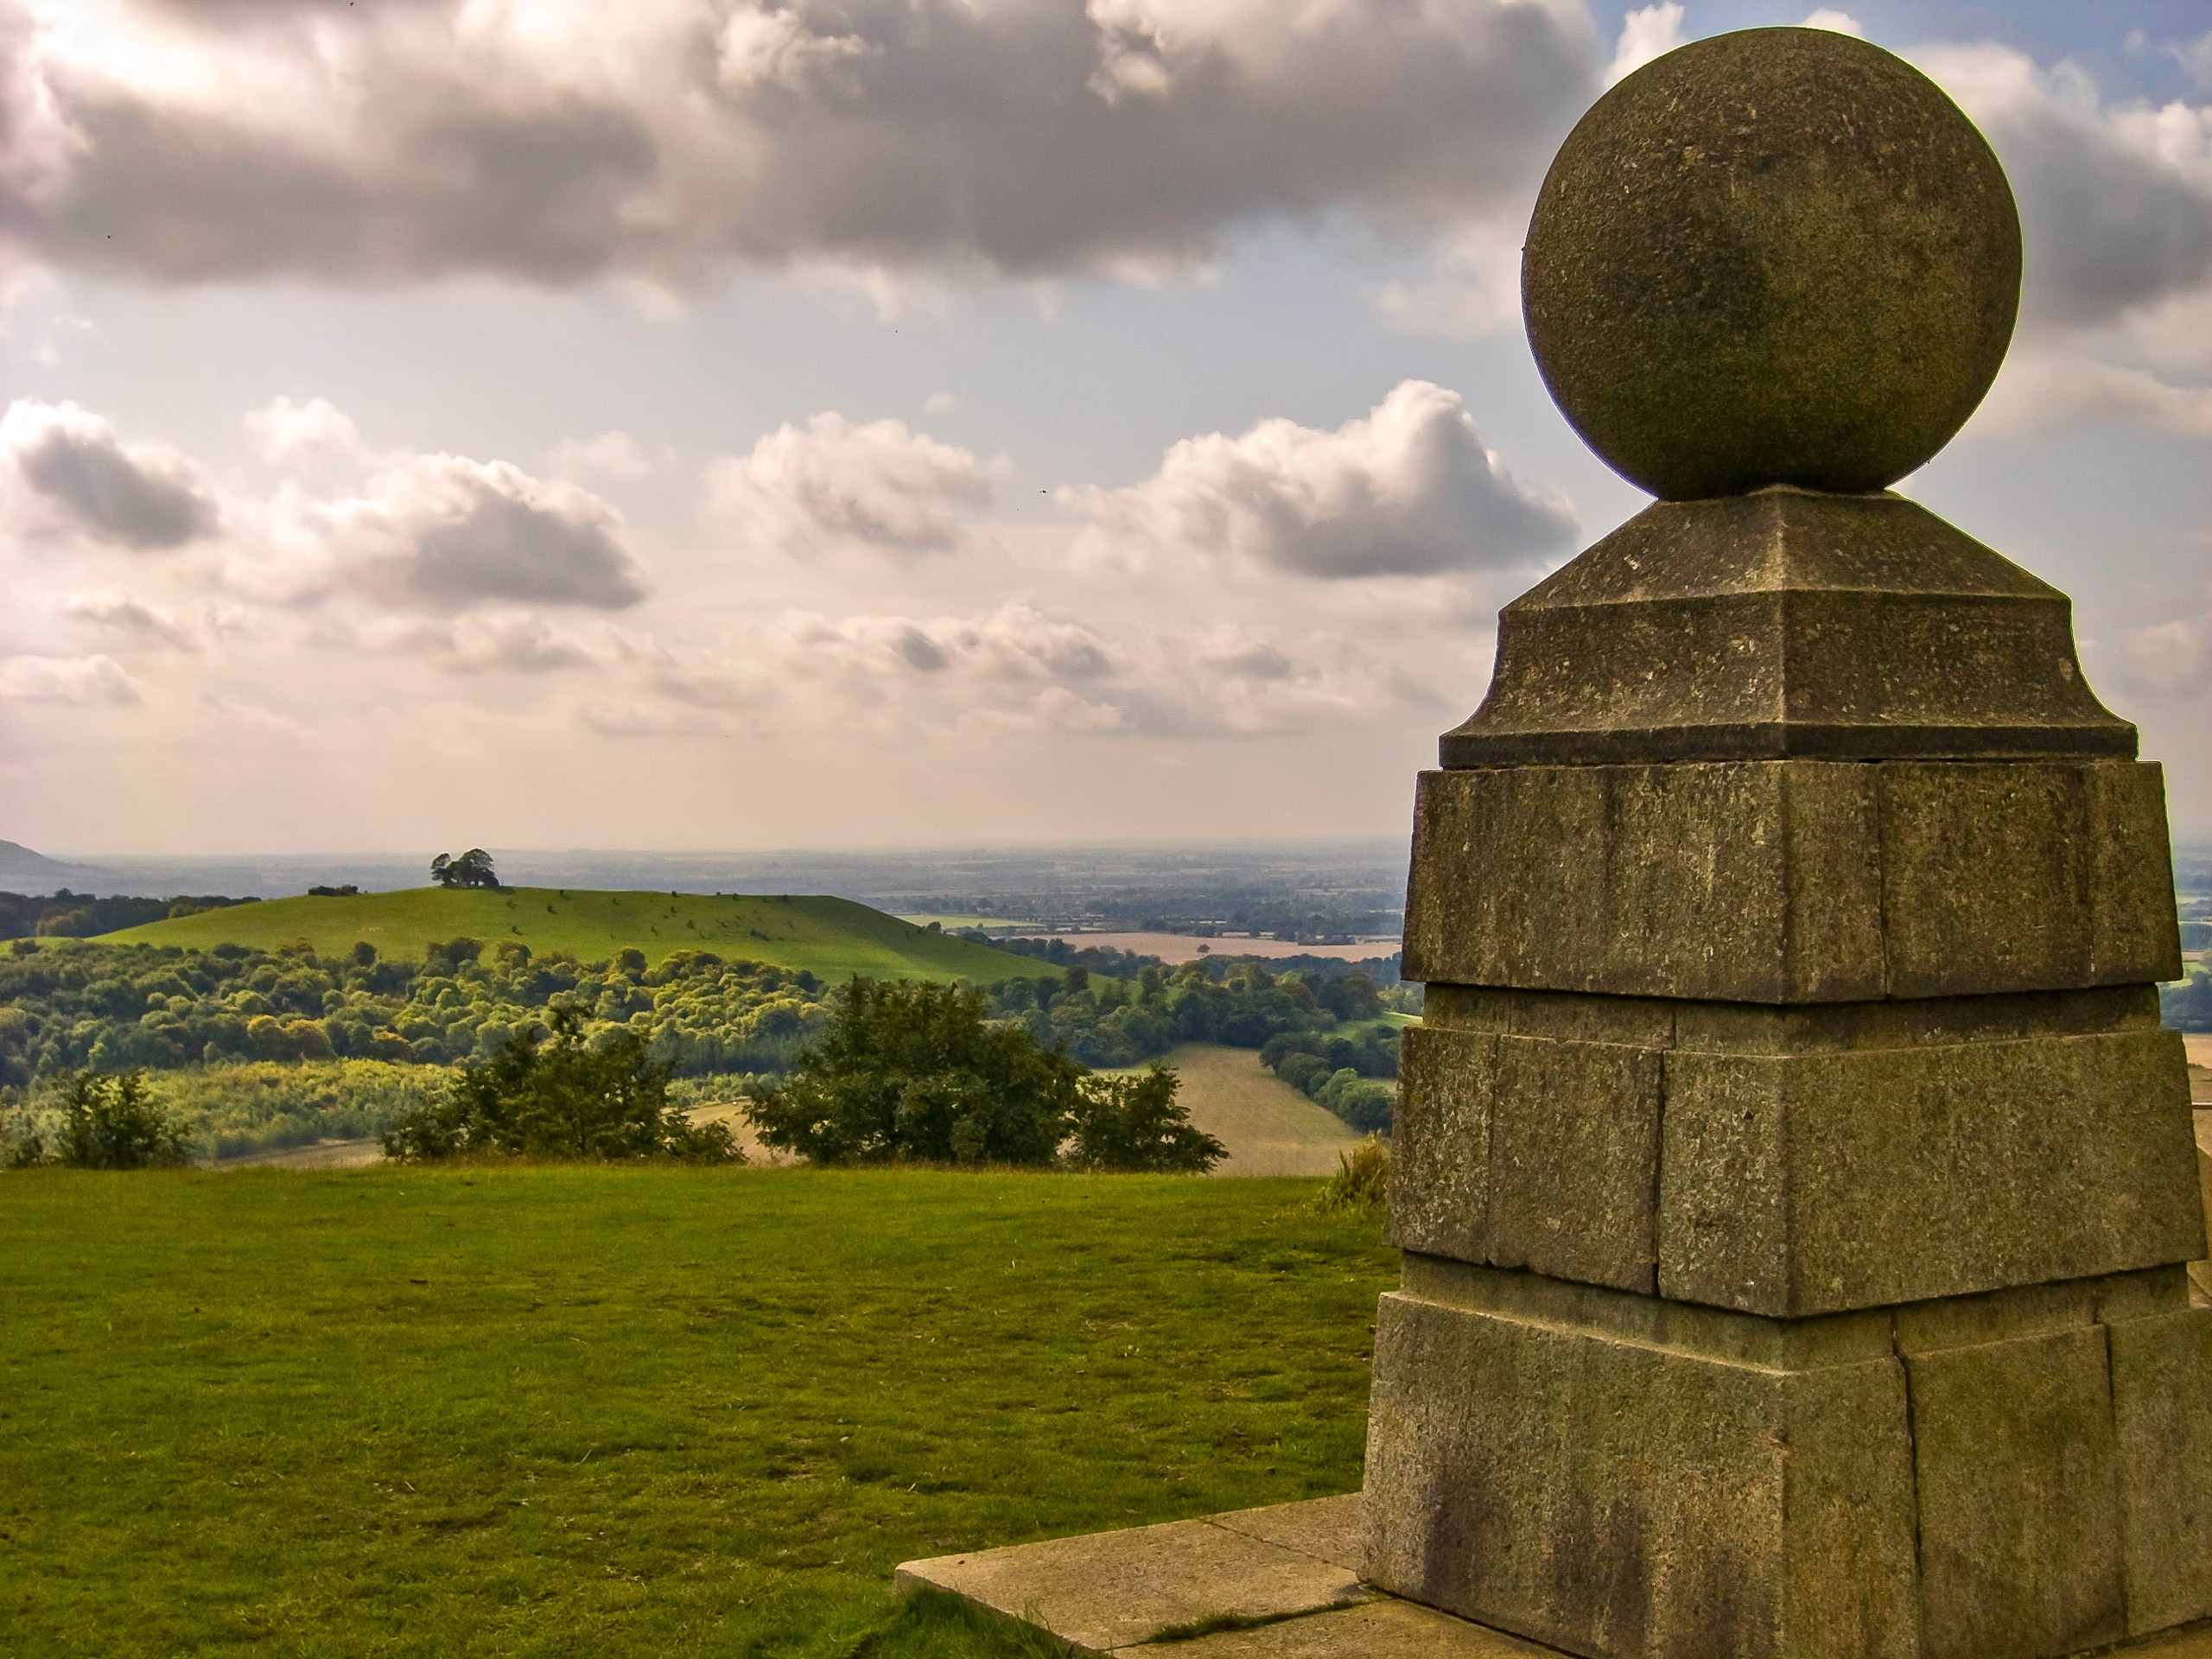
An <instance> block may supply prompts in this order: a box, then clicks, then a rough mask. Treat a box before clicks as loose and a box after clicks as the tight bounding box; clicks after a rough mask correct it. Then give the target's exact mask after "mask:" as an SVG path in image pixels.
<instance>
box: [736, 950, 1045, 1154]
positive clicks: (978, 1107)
mask: <svg viewBox="0 0 2212 1659" xmlns="http://www.w3.org/2000/svg"><path fill="white" fill-rule="evenodd" d="M1083 1075H1084V1070H1083V1068H1082V1067H1081V1066H1079V1065H1077V1064H1076V1063H1075V1062H1074V1061H1072V1060H1071V1059H1068V1058H1066V1057H1065V1056H1064V1055H1060V1054H1057V1053H1050V1052H1046V1051H1045V1050H1043V1049H1040V1048H1039V1046H1037V1042H1036V1039H1034V1038H1033V1037H1032V1036H1031V1035H1030V1033H1028V1031H1027V1030H1026V1029H1025V1028H1023V1027H1018V1026H994V1025H992V1024H990V1023H988V1021H987V1020H985V1019H984V1018H983V999H982V995H981V994H980V993H978V992H976V991H974V990H971V989H969V988H964V987H961V986H956V985H925V984H916V983H913V982H910V981H906V980H900V981H898V982H894V983H891V984H876V983H874V982H870V981H868V980H864V979H855V980H853V981H852V982H850V983H849V984H848V985H847V986H846V987H845V988H843V989H842V991H840V992H839V993H838V994H837V996H836V1007H835V1010H834V1012H833V1013H832V1014H831V1016H830V1020H829V1026H828V1027H827V1028H826V1029H825V1030H824V1031H823V1034H822V1037H821V1039H820V1040H819V1041H817V1043H816V1044H815V1045H814V1046H813V1047H811V1048H810V1049H808V1050H807V1051H806V1052H805V1053H804V1054H802V1055H801V1056H800V1057H799V1058H798V1063H797V1064H796V1065H794V1066H793V1067H792V1069H791V1075H790V1077H789V1078H788V1080H787V1081H785V1083H783V1084H780V1085H779V1086H777V1087H774V1088H771V1089H766V1090H761V1091H760V1093H759V1094H758V1095H757V1096H755V1097H754V1098H753V1101H752V1103H750V1104H749V1105H748V1106H747V1108H746V1116H747V1117H748V1118H749V1119H750V1120H751V1121H752V1122H753V1126H754V1127H755V1128H756V1129H757V1130H758V1131H759V1133H760V1139H761V1140H762V1141H765V1142H766V1143H767V1144H768V1145H769V1146H772V1147H781V1148H783V1149H785V1150H786V1151H790V1152H796V1153H798V1154H801V1155H803V1156H804V1157H806V1158H808V1159H810V1160H813V1161H814V1162H816V1163H822V1164H842V1163H887V1162H894V1161H898V1160H925V1161H929V1162H935V1163H955V1164H979V1163H994V1164H1047V1163H1050V1162H1051V1161H1052V1159H1053V1156H1054V1155H1055V1154H1057V1153H1058V1150H1059V1146H1060V1141H1061V1140H1062V1139H1063V1138H1064V1136H1065V1134H1066V1131H1067V1123H1068V1114H1069V1109H1070V1108H1071V1106H1072V1105H1073V1104H1074V1102H1075V1097H1076V1092H1077V1090H1076V1085H1077V1080H1078V1079H1079V1078H1080V1077H1083Z"/></svg>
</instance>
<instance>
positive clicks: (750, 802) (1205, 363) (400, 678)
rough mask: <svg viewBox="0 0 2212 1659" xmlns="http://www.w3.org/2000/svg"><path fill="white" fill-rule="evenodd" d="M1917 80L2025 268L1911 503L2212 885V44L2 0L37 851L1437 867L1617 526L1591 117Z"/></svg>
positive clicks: (1393, 24) (1, 434)
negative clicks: (806, 855) (1568, 202)
mask: <svg viewBox="0 0 2212 1659" xmlns="http://www.w3.org/2000/svg"><path fill="white" fill-rule="evenodd" d="M1804 22H1811V23H1813V24H1814V25H1815V26H1816V27H1827V28H1834V29H1845V30H1848V31H1852V32H1856V33H1859V34H1862V35H1865V36H1866V38H1868V39H1870V40H1872V41H1877V42H1878V43H1879V44H1881V45H1883V46H1885V47H1887V48H1891V50H1894V51H1897V52H1898V53H1901V54H1904V56H1905V57H1907V58H1908V59H1909V60H1911V61H1912V62H1914V63H1915V64H1916V65H1917V66H1919V67H1921V68H1922V69H1923V70H1924V71H1925V72H1926V73H1929V75H1930V76H1931V77H1933V78H1934V79H1936V81H1937V82H1938V83H1939V84H1940V85H1941V86H1943V87H1944V88H1945V89H1946V90H1947V91H1948V92H1949V93H1950V94H1951V96H1952V97H1953V98H1954V99H1956V100H1957V101H1958V102H1959V103H1960V105H1961V107H1963V108H1964V109H1965V110H1966V111H1967V113H1968V114H1969V115H1970V116H1972V117H1973V118H1974V119H1975V121H1976V122H1977V123H1979V124H1980V126H1981V128H1982V130H1983V131H1984V132H1985V133H1986V134H1987V136H1988V137H1989V138H1990V140H1991V142H1992V143H1993V145H1994V147H1995V149H1996V150H1997V153H1998V155H1999V158H2000V159H2001V160H2002V161H2003V162H2004V163H2005V168H2006V169H2007V172H2008V174H2009V175H2010V177H2011V179H2012V185H2013V189H2014V192H2015V194H2016V196H2017V197H2018V200H2019V204H2020V208H2021V214H2022V220H2023V226H2024V233H2025V241H2026V271H2027V275H2026V282H2025V288H2024V297H2023V307H2022V315H2021V323H2020V327H2019V329H2018V334H2016V336H2015V340H2014V343H2013V346H2012V355H2011V358H2010V359H2009V360H2008V362H2007V365H2006V366H2005V370H2004V372H2002V374H2001V375H2000V376H1999V379H1998V382H1997V384H1996V385H1995V387H1994V389H1993V391H1992V393H1991V395H1990V397H1988V399H1987V400H1986V402H1985V404H1984V405H1983V406H1982V408H1981V410H1980V412H1978V413H1977V414H1976V415H1975V416H1974V419H1973V420H1972V421H1971V422H1970V423H1968V425H1967V428H1966V429H1965V430H1964V431H1963V432H1961V435H1959V437H1958V438H1957V439H1955V441H1954V442H1953V443H1952V444H1951V446H1950V447H1949V448H1948V449H1947V450H1945V451H1944V452H1943V453H1942V454H1941V455H1939V456H1938V457H1936V460H1934V461H1931V462H1930V463H1929V465H1928V466H1927V467H1924V468H1923V470H1922V471H1921V472H1920V473H1918V474H1916V475H1915V476H1914V477H1912V478H1911V479H1910V480H1905V481H1904V483H1903V484H1902V485H1900V486H1899V487H1900V488H1901V489H1903V490H1904V492H1905V493H1909V494H1910V495H1912V496H1914V497H1915V498H1916V499H1919V500H1920V501H1922V502H1923V503H1924V504H1926V505H1928V506H1929V507H1931V508H1932V509H1934V510H1935V511H1936V512H1939V513H1941V514H1942V515H1943V516H1944V517H1946V518H1949V519H1950V520H1952V522H1954V523H1955V524H1958V525H1960V526H1961V528H1963V529H1965V530H1967V531H1968V532H1969V533H1971V534H1973V535H1974V536H1975V537H1979V538H1980V540H1982V541H1984V542H1986V543H1989V544H1991V545H1993V546H1994V547H1995V548H1997V549H1998V550H1999V551H2000V552H2003V553H2004V554H2005V555H2006V556H2008V557H2011V558H2012V559H2013V560H2015V561H2016V562H2018V563H2021V564H2024V565H2025V566H2027V567H2028V568H2029V569H2031V570H2034V571H2035V572H2036V573H2037V574H2038V575H2042V576H2044V578H2046V579H2047V580H2049V581H2051V582H2055V583H2056V584H2057V585H2058V586H2059V587H2061V588H2063V589H2065V590H2066V591H2067V592H2068V593H2069V594H2071V595H2072V596H2073V598H2074V601H2075V626H2076V629H2077V632H2078V635H2079V639H2080V643H2081V651H2082V661H2083V664H2084V666H2085V668H2086V670H2087V671H2088V677H2089V680H2090V683H2091V684H2092V685H2093V686H2094V688H2095V689H2096V690H2097V691H2098V692H2099V694H2100V695H2101V696H2102V697H2103V698H2104V700H2105V702H2107V704H2108V705H2109V706H2110V707H2112V708H2113V709H2114V710H2115V711H2117V712H2118V713H2120V714H2121V715H2124V716H2126V718H2128V719H2131V720H2133V721H2137V722H2138V723H2139V726H2140V727H2141V728H2142V734H2143V752H2144V753H2145V757H2146V758H2150V759H2154V760H2161V761H2163V762H2164V764H2165V766H2166V769H2167V779H2168V790H2169V801H2170V808H2171V814H2172V817H2173V820H2174V823H2175V825H2176V827H2177V831H2178V832H2180V833H2182V834H2184V835H2199V836H2201V835H2204V834H2208V833H2212V744H2208V742H2207V741H2206V739H2205V735H2204V734H2205V730H2206V716H2207V715H2208V714H2212V464H2209V463H2212V7H2208V6H2207V5H2205V4H2204V3H2202V0H2192V3H2189V4H2175V3H2128V0H2105V3H2100V4H2098V5H2094V6H2090V5H2082V4H2078V3H2021V0H2010V3H2005V4H2003V5H2001V6H2000V5H1978V6H1968V5H1946V4H1932V3H1931V4H1905V3H1884V4H1874V3H1859V4H1857V5H1854V6H1852V7H1850V8H1849V9H1848V10H1839V9H1823V10H1819V11H1816V12H1809V13H1808V10H1806V8H1805V7H1804V6H1803V5H1802V4H1797V5H1771V4H1765V3H1754V0H1730V3H1700V0H1688V3H1684V4H1675V3H1664V4H1658V5H1653V6H1647V7H1637V8H1632V9H1630V8H1623V7H1621V6H1619V5H1618V4H1613V5H1595V6H1592V5H1588V4H1586V3H1584V0H1514V3H1501V0H1088V3H1085V0H625V3H622V4H620V5H613V4H596V3H584V0H462V3H453V0H381V3H378V4H375V5H360V6H351V5H340V4H339V3H337V0H191V3H186V0H137V3H119V0H73V3H54V0H28V3H26V0H0V410H4V413H0V582H4V583H5V584H6V592H7V594H8V595H9V601H8V603H7V604H6V605H5V607H0V837H4V838H6V839H10V840H15V841H18V842H24V843H26V844H28V845H30V846H33V847H35V848H38V849H40V850H41V851H44V852H48V853H50V854H54V855H65V856H66V855H128V854H140V855H144V854H169V855H218V854H226V853H244V852H317V851H361V852H365V851H376V850H388V851H394V852H398V851H410V850H412V849H423V848H436V847H440V846H464V845H489V846H495V847H510V848H512V847H540V848H562V847H624V848H636V849H713V848H728V849H760V848H778V847H806V846H813V847H847V848H896V847H917V846H945V845H956V844H969V845H973V844H988V843H1004V842H1050V841H1058V840H1068V841H1091V842H1096V841H1101V840H1109V839H1118V838H1157V839H1171V840H1179V841H1189V840H1192V839H1200V838H1222V839H1232V838H1241V837H1258V836H1270V837H1272V836H1366V835H1397V834H1402V833H1404V831H1405V829H1406V828H1407V826H1408V823H1409V821H1410V809H1411V801H1412V790H1413V779H1414V772H1415V771H1416V770H1417V769H1418V768H1419V767H1421V766H1425V765H1433V764H1434V754H1435V747H1434V746H1435V738H1436V735H1437V734H1438V733H1440V732H1441V731H1443V730H1445V729H1446V728H1449V727H1451V726H1453V725H1456V724H1457V723H1459V721H1460V720H1461V719H1463V718H1464V717H1465V715H1466V714H1467V713H1468V712H1469V711H1470V710H1471V709H1472V708H1473V707H1474V705H1475V704H1476V703H1477V702H1478V701H1479V700H1480V698H1481V696H1482V692H1483V690H1484V685H1485V683H1486V682H1487V679H1488V676H1489V670H1490V663H1491V652H1492V648H1493V643H1494V633H1495V625H1496V613H1497V607H1499V606H1500V605H1501V604H1503V602H1505V601H1507V600H1509V599H1510V598H1511V597H1513V596H1514V595H1515V594H1517V593H1519V592H1521V591H1522V590H1523V589H1525V588H1528V587H1529V585H1531V584H1532V583H1533V582H1535V581H1536V580H1537V579H1538V578H1539V577H1541V575H1543V574H1544V573H1545V572H1546V571H1548V570H1549V569H1555V568H1556V567H1557V566H1558V565H1559V564H1560V563H1562V562H1564V561H1565V560H1566V559H1567V558H1568V557H1570V556H1573V553H1574V552H1575V551H1577V550H1579V549H1580V548H1582V547H1585V546H1587V545H1588V544H1589V543H1591V542H1592V541H1594V540H1596V539H1597V538H1598V537H1600V536H1602V535H1604V534H1605V532H1606V531H1610V530H1611V529H1612V528H1613V527H1614V526H1615V525H1617V524H1619V523H1620V522H1622V521H1623V520H1624V519H1625V518H1629V517H1630V516H1631V515H1632V514H1633V513H1634V512H1637V511H1638V510H1639V509H1640V508H1641V507H1642V506H1643V505H1644V504H1645V502H1646V499H1647V498H1645V497H1644V496H1643V495H1642V494H1640V493H1638V492H1637V490H1636V489H1634V488H1633V487H1632V486H1630V485H1628V484H1627V483H1625V482H1624V481H1623V480H1620V479H1619V478H1618V477H1617V476H1615V475H1614V474H1611V472H1610V471H1608V470H1607V469H1606V467H1605V466H1604V464H1603V463H1602V462H1600V461H1599V460H1597V458H1596V457H1594V456H1593V455H1592V454H1590V453H1589V452H1588V451H1587V450H1586V449H1585V448H1583V446H1582V445H1581V443H1580V441H1579V440H1578V439H1577V438H1576V437H1575V435H1574V434H1573V432H1572V431H1571V430H1570V429H1568V428H1567V424H1566V423H1565V421H1564V420H1563V419H1562V418H1561V417H1560V416H1559V414H1558V413H1557V411H1556V410H1554V408H1553V406H1552V404H1551V403H1550V401H1549V399H1548V397H1547V396H1546V394H1545V392H1544V390H1543V386H1542V385H1541V381H1540V379H1539V378H1538V377H1537V374H1536V372H1535V365H1534V363H1533V361H1532V359H1531V358H1530V356H1529V348H1528V346H1527V343H1526V340H1525V339H1524V337H1523V334H1522V328H1521V324H1520V319H1519V310H1518V294H1517V271H1516V266H1517V258H1518V249H1519V245H1520V240H1521V235H1522V229H1523V227H1524V226H1525V225H1526V223H1527V219H1528V215H1529V210H1530V207H1531V206H1532V204H1533V202H1534V200H1535V191H1536V188H1537V186H1538V184H1539V182H1540V181H1541V178H1542V175H1543V171H1544V168H1545V166H1546V164H1547V163H1548V160H1549V158H1550V156H1551V154H1552V152H1553V151H1554V149H1555V148H1556V147H1557V145H1558V143H1559V142H1560V139H1561V138H1562V137H1564V136H1565V135H1566V133H1567V130H1568V129H1569V128H1570V127H1572V125H1573V123H1574V121H1575V120H1576V119H1577V118H1579V117H1580V114H1581V113H1582V111H1584V110H1585V109H1586V108H1587V107H1588V105H1589V104H1590V103H1591V101H1592V99H1595V98H1596V97H1597V96H1598V95H1599V93H1600V92H1602V91H1603V90H1604V89H1605V86H1608V85H1610V84H1611V82H1612V81H1613V80H1614V79H1618V77H1619V76H1620V75H1621V74H1623V73H1627V72H1629V71H1630V70H1632V69H1633V68H1634V67H1637V65H1639V64H1640V63H1642V62H1644V61H1648V60H1649V59H1650V58H1651V57H1653V56H1656V55H1657V54H1659V53H1661V52H1663V51H1665V50H1667V49H1669V48H1671V47H1673V46H1675V45H1677V44H1680V43H1681V42H1682V41H1687V40H1690V39H1694V38H1698V37H1700V36H1702V35H1709V34H1714V33H1719V32H1721V31H1724V30H1726V29H1737V28H1743V27H1747V26H1752V25H1758V24H1767V23H1793V24H1794V23H1804Z"/></svg>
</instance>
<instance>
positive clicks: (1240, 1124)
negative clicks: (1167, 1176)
mask: <svg viewBox="0 0 2212 1659" xmlns="http://www.w3.org/2000/svg"><path fill="white" fill-rule="evenodd" d="M1147 1064H1148V1063H1147ZM1160 1064H1161V1065H1166V1066H1167V1067H1168V1068H1169V1069H1170V1070H1172V1071H1174V1072H1175V1074H1176V1075H1177V1076H1178V1077H1181V1078H1182V1080H1183V1082H1182V1087H1181V1088H1180V1089H1179V1090H1176V1094H1175V1098H1176V1099H1177V1101H1179V1103H1181V1104H1182V1105H1183V1106H1184V1107H1185V1109H1188V1111H1189V1112H1190V1114H1191V1122H1193V1123H1195V1124H1197V1125H1198V1127H1199V1128H1202V1129H1204V1130H1205V1132H1206V1133H1207V1134H1208V1135H1213V1136H1214V1137H1216V1138H1217V1140H1219V1141H1221V1143H1222V1144H1223V1145H1224V1146H1225V1147H1228V1148H1229V1156H1228V1157H1226V1158H1224V1160H1222V1161H1221V1162H1220V1163H1218V1164H1217V1165H1216V1166H1214V1171H1213V1173H1215V1174H1217V1175H1331V1174H1334V1173H1336V1167H1337V1155H1338V1154H1339V1153H1341V1152H1344V1151H1346V1150H1348V1149H1349V1148H1351V1147H1355V1146H1357V1145H1358V1144H1359V1141H1360V1140H1361V1138H1362V1137H1361V1136H1360V1135H1357V1133H1355V1132H1354V1131H1353V1130H1352V1129H1351V1128H1349V1127H1348V1126H1347V1125H1346V1124H1345V1123H1344V1121H1343V1120H1342V1119H1340V1118H1338V1116H1335V1114H1333V1113H1332V1112H1328V1111H1325V1110H1324V1109H1322V1108H1320V1107H1319V1106H1316V1105H1315V1104H1314V1103H1313V1102H1312V1101H1310V1100H1308V1099H1307V1098H1306V1096H1304V1095H1302V1094H1300V1092H1299V1091H1298V1090H1295V1089H1294V1088H1292V1087H1291V1086H1290V1085H1289V1084H1287V1083H1285V1082H1284V1081H1283V1080H1282V1079H1281V1078H1280V1077H1276V1076H1275V1074H1274V1072H1272V1071H1268V1069H1267V1068H1266V1067H1265V1066H1262V1065H1261V1064H1260V1057H1259V1054H1258V1053H1257V1052H1256V1051H1255V1050H1252V1049H1249V1048H1222V1047H1217V1046H1215V1045H1214V1044H1211V1043H1185V1044H1184V1045H1183V1046H1181V1047H1180V1048H1174V1049H1170V1050H1169V1051H1168V1052H1167V1053H1166V1055H1164V1056H1162V1057H1161V1060H1160ZM1127 1069H1128V1070H1129V1071H1142V1070H1143V1069H1144V1067H1142V1066H1131V1067H1128V1068H1127Z"/></svg>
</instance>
